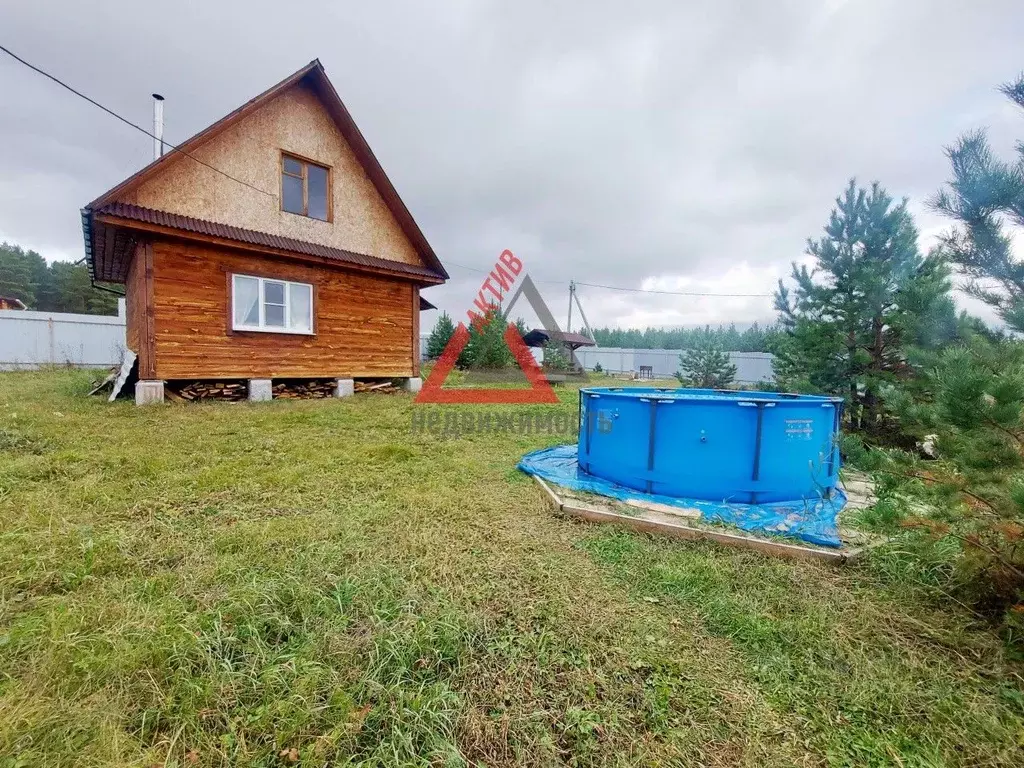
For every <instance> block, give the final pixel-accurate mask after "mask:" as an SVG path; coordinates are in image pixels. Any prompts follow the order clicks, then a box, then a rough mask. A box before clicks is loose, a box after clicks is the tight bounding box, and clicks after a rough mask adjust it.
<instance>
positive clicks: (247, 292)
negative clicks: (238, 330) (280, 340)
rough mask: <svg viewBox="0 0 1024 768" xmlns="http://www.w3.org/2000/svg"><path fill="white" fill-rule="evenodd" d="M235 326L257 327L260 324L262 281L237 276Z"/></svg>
mask: <svg viewBox="0 0 1024 768" xmlns="http://www.w3.org/2000/svg"><path fill="white" fill-rule="evenodd" d="M234 304H235V325H236V326H238V325H248V326H253V327H256V326H258V325H259V324H260V281H259V280H257V279H256V278H254V277H240V276H238V275H235V290H234Z"/></svg>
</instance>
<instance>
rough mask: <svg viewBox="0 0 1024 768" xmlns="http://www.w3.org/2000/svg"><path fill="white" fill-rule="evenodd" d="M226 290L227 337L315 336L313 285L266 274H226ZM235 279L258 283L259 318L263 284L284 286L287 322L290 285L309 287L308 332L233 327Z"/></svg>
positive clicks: (261, 307)
mask: <svg viewBox="0 0 1024 768" xmlns="http://www.w3.org/2000/svg"><path fill="white" fill-rule="evenodd" d="M226 274H227V289H228V322H227V325H228V335H229V336H234V335H236V334H240V333H272V334H280V335H284V336H316V314H317V313H316V302H317V289H316V284H315V283H311V282H310V283H306V282H303V281H302V280H289V279H287V278H282V277H275V276H274V275H268V274H257V273H253V272H227V273H226ZM236 277H248V278H252V279H253V280H258V281H259V283H260V292H259V297H258V299H257V303H258V306H259V310H260V317H261V318H262V317H263V312H264V309H263V305H264V303H265V302H264V299H263V284H264V283H265V282H266V281H268V280H269V281H270V282H274V283H283V284H284V286H285V287H284V298H285V304H284V307H285V312H284V316H285V319H286V320H287V319H288V318H289V317H290V316H291V312H290V309H291V299H290V288H289V286H290V285H292V284H295V285H305V286H308V287H309V330H308V331H301V330H292V329H290V328H278V327H276V326H266V325H263V326H262V327H259V328H257V327H255V326H242V327H238V326H236V325H235V278H236Z"/></svg>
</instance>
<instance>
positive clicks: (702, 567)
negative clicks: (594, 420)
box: [0, 373, 1024, 766]
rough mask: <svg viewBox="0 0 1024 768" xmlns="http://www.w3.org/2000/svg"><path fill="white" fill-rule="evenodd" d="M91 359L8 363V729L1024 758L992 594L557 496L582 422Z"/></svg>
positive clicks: (539, 749)
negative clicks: (113, 371) (448, 410)
mask: <svg viewBox="0 0 1024 768" xmlns="http://www.w3.org/2000/svg"><path fill="white" fill-rule="evenodd" d="M88 380H89V376H88V374H86V375H78V374H74V373H45V374H10V375H3V376H0V430H10V431H11V432H12V433H15V432H16V433H17V434H18V435H22V436H24V439H26V440H29V441H32V443H33V444H38V445H45V446H46V450H44V451H42V452H34V451H20V450H17V451H0V501H2V503H0V525H2V528H0V531H2V532H0V563H3V567H2V568H0V600H2V602H0V755H3V756H13V758H14V759H15V760H20V761H21V762H22V763H23V764H26V765H33V764H63V765H123V764H138V765H151V764H154V763H156V764H163V763H164V762H165V761H166V762H167V763H168V764H172V763H175V764H177V765H183V766H192V765H197V766H205V765H210V766H212V765H231V764H260V765H277V764H281V765H289V764H300V765H303V766H307V765H336V764H339V763H347V764H365V765H424V766H427V765H442V764H443V765H489V766H502V765H554V764H569V765H580V766H583V765H624V764H643V765H688V764H694V765H696V764H704V765H744V764H745V765H779V766H788V765H801V764H802V765H818V764H825V763H829V762H831V763H835V764H851V765H852V764H858V765H859V764H879V765H880V764H893V765H899V764H903V765H914V764H921V765H924V764H928V765H938V764H958V763H959V764H965V765H966V764H981V763H985V764H990V765H996V764H1001V763H1002V764H1012V763H1013V762H1014V759H1015V758H1016V757H1018V755H1017V754H1016V752H1015V750H1016V749H1018V748H1019V747H1020V734H1021V733H1022V732H1024V731H1022V728H1024V715H1022V713H1021V705H1020V702H1021V697H1020V694H1019V688H1018V687H1017V686H1016V682H1015V680H1016V678H1015V677H1014V674H1013V671H1012V670H1011V669H1009V668H1008V667H1007V665H1006V664H1005V663H1004V662H1003V660H1002V656H1001V652H1000V648H999V646H998V643H996V642H995V641H994V640H993V639H992V638H991V636H990V635H988V634H986V633H984V632H981V631H978V630H976V629H975V628H973V627H972V626H971V624H970V619H969V617H968V616H966V615H964V614H961V613H957V612H956V611H950V612H949V613H948V614H943V615H935V614H934V613H931V612H929V611H931V609H924V608H921V607H919V606H917V605H915V604H914V603H912V602H910V601H908V600H903V599H902V598H898V597H897V596H894V595H895V593H891V592H888V591H886V590H887V588H886V587H883V586H882V585H879V584H877V583H875V582H874V581H872V580H871V578H870V577H869V576H868V575H867V574H866V573H861V572H860V571H854V572H852V573H849V574H846V575H842V576H840V575H837V574H835V573H834V572H830V571H829V570H828V569H827V568H819V567H816V566H814V565H811V564H803V563H775V562H773V561H768V560H765V559H763V558H759V557H757V556H753V555H748V554H745V553H736V552H728V551H723V550H718V549H715V548H713V547H710V546H707V545H694V544H685V543H680V542H659V541H656V540H654V539H651V538H647V537H631V536H625V535H623V534H617V533H612V532H608V531H601V530H599V529H595V528H592V527H590V526H587V525H584V524H580V523H576V522H572V521H569V520H565V519H560V518H557V517H555V516H553V515H552V514H550V512H549V509H548V507H547V505H546V502H545V500H544V498H543V497H542V496H541V494H540V491H539V490H538V489H537V488H536V487H535V486H534V485H533V484H532V482H531V481H530V480H529V479H528V478H525V477H524V476H521V475H519V474H518V473H517V472H516V471H515V470H514V466H515V462H516V461H517V460H518V458H519V457H520V456H521V455H522V454H523V453H524V452H526V451H528V450H533V449H536V448H541V447H544V446H545V445H547V444H550V443H551V442H553V440H554V439H553V438H550V437H548V436H545V435H536V434H532V435H531V434H516V435H512V434H490V435H472V436H470V437H467V438H464V439H444V438H443V437H440V436H437V435H432V434H429V433H423V432H415V431H413V430H412V428H411V425H412V409H413V405H412V403H411V400H410V399H409V398H408V396H406V395H396V396H394V397H387V398H381V397H363V398H360V397H355V398H352V399H349V400H345V401H337V400H332V401H281V402H271V403H261V404H247V403H243V404H231V405H226V404H220V403H210V404H190V405H187V406H185V405H174V406H162V407H156V408H149V409H138V408H135V407H134V406H133V405H132V404H130V403H114V404H107V403H105V402H101V401H99V400H92V399H86V398H84V397H83V396H81V395H84V392H85V391H87V389H88ZM559 396H560V397H561V398H562V400H563V403H562V405H561V406H559V407H561V408H564V409H565V410H566V412H567V413H568V414H570V415H574V414H575V413H576V408H577V405H576V391H575V389H574V388H570V387H564V388H560V389H559ZM513 410H514V409H513ZM957 743H960V744H961V745H962V746H961V747H959V748H957V747H955V744H957Z"/></svg>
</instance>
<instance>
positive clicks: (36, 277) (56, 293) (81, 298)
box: [0, 243, 117, 315]
mask: <svg viewBox="0 0 1024 768" xmlns="http://www.w3.org/2000/svg"><path fill="white" fill-rule="evenodd" d="M0 296H7V297H10V298H15V299H20V300H21V301H22V302H23V303H24V304H25V306H26V308H28V309H32V310H37V311H39V312H77V313H79V314H86V315H116V314H117V296H115V295H114V294H112V293H110V292H109V291H104V290H102V289H100V288H96V287H94V286H93V285H92V281H91V280H90V279H89V270H88V269H87V268H86V266H85V264H84V263H82V262H70V261H54V262H51V263H49V264H47V262H46V259H44V258H43V257H42V256H40V255H39V254H38V253H36V252H35V251H32V250H25V249H24V248H22V247H20V246H18V245H12V244H11V243H0Z"/></svg>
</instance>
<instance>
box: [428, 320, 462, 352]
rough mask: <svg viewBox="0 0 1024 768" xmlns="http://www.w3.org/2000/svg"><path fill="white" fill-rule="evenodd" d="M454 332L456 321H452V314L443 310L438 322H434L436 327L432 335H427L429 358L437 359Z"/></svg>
mask: <svg viewBox="0 0 1024 768" xmlns="http://www.w3.org/2000/svg"><path fill="white" fill-rule="evenodd" d="M454 334H455V323H453V322H452V318H451V315H449V314H448V313H447V312H442V313H441V316H440V317H439V318H437V322H436V323H434V329H433V330H432V331H431V332H430V336H428V337H427V359H428V360H437V358H439V357H440V356H441V353H442V352H444V348H445V347H447V346H448V342H449V341H451V338H452V336H453V335H454Z"/></svg>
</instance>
